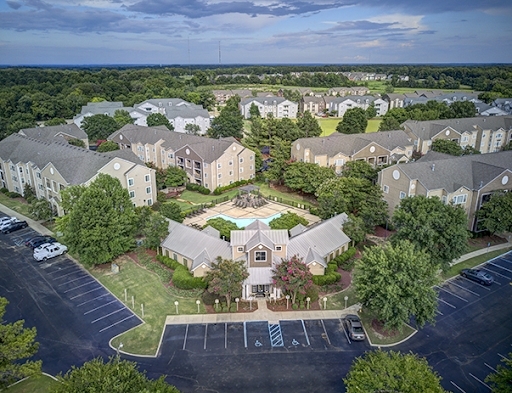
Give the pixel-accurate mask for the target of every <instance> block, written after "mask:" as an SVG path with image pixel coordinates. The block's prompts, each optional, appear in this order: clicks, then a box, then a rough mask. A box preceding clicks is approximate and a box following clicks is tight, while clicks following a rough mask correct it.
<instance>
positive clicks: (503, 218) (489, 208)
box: [477, 191, 512, 233]
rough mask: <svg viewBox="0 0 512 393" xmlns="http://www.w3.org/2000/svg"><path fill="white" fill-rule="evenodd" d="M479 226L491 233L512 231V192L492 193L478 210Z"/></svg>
mask: <svg viewBox="0 0 512 393" xmlns="http://www.w3.org/2000/svg"><path fill="white" fill-rule="evenodd" d="M477 217H478V220H479V226H481V227H483V228H485V229H486V230H488V231H489V232H491V233H504V232H512V192H503V191H498V192H496V193H494V194H492V195H491V198H490V199H489V201H487V202H485V203H484V204H483V205H482V207H481V208H480V210H479V211H478V212H477Z"/></svg>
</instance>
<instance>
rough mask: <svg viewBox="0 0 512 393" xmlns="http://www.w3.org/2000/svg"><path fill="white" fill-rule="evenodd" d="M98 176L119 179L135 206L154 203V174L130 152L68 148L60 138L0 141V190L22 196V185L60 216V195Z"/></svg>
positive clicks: (13, 137)
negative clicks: (100, 174)
mask: <svg viewBox="0 0 512 393" xmlns="http://www.w3.org/2000/svg"><path fill="white" fill-rule="evenodd" d="M99 173H105V174H108V175H110V176H112V177H115V178H117V179H119V181H120V182H121V185H122V186H123V187H124V188H126V189H127V190H128V192H129V194H130V198H131V200H132V202H133V204H134V206H144V205H149V206H150V205H152V204H153V202H154V201H156V192H157V190H156V180H155V170H154V169H150V168H148V167H146V166H145V165H144V163H142V162H141V161H139V159H138V158H137V157H136V156H135V155H134V154H133V153H132V152H131V151H127V150H125V151H121V150H117V151H112V152H108V153H97V152H94V151H91V150H87V149H83V148H81V147H76V146H72V145H69V144H68V143H67V142H66V141H64V140H63V139H61V138H56V139H54V140H46V141H42V140H38V139H34V138H28V137H26V136H23V135H21V134H13V135H10V136H8V137H7V138H5V139H3V140H2V141H0V186H1V187H4V188H7V189H8V190H9V191H11V192H17V193H19V194H22V195H23V192H24V186H25V184H29V185H30V186H32V188H33V189H34V191H35V193H36V196H37V198H44V199H46V200H48V201H50V202H51V204H52V205H53V206H54V208H55V210H56V211H57V213H58V214H59V215H63V214H64V211H63V210H62V208H61V206H60V202H61V195H60V192H61V191H62V190H63V189H65V188H66V187H69V186H73V185H87V184H89V183H90V182H92V181H93V180H94V179H95V178H96V176H97V175H98V174H99Z"/></svg>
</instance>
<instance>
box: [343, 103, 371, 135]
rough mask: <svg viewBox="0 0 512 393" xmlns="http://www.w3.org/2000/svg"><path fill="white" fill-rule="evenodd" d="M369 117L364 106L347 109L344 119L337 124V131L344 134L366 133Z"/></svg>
mask: <svg viewBox="0 0 512 393" xmlns="http://www.w3.org/2000/svg"><path fill="white" fill-rule="evenodd" d="M367 125H368V119H367V118H366V112H365V110H364V109H362V108H351V109H347V111H346V112H345V114H344V115H343V119H342V120H341V121H340V122H339V123H338V125H337V126H336V131H338V132H341V133H342V134H364V133H365V131H366V126H367Z"/></svg>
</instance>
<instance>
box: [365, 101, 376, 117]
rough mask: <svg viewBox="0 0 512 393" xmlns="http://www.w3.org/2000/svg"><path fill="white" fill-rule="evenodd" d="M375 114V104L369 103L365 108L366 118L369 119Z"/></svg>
mask: <svg viewBox="0 0 512 393" xmlns="http://www.w3.org/2000/svg"><path fill="white" fill-rule="evenodd" d="M376 116H377V109H375V105H373V104H371V105H370V106H369V107H368V108H367V109H366V118H367V119H368V120H370V119H373V118H374V117H376Z"/></svg>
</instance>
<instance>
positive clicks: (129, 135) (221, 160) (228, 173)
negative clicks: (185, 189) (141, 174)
mask: <svg viewBox="0 0 512 393" xmlns="http://www.w3.org/2000/svg"><path fill="white" fill-rule="evenodd" d="M108 139H109V140H111V141H114V142H116V143H117V144H118V145H119V146H120V148H121V149H130V150H131V151H132V152H133V153H135V154H136V155H137V156H138V157H139V159H140V160H142V161H144V162H151V163H153V164H155V165H156V166H157V167H158V168H167V167H169V166H177V167H180V168H182V169H184V170H185V171H186V172H187V175H188V178H189V181H190V182H191V183H195V184H198V185H201V186H203V187H206V188H208V189H210V190H211V191H213V190H215V188H217V187H222V186H227V185H229V184H231V183H234V182H236V181H239V180H250V179H252V178H254V176H255V173H256V168H255V153H254V152H253V151H252V150H250V149H247V148H245V147H244V146H243V145H241V144H240V143H239V142H238V141H237V140H236V139H234V138H221V139H213V138H206V137H202V136H196V135H189V134H182V133H179V132H173V131H169V130H168V129H167V128H165V127H163V126H162V127H142V126H136V125H133V124H128V125H126V126H124V127H123V128H121V129H120V130H119V131H116V132H115V133H113V134H112V135H110V136H109V137H108Z"/></svg>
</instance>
